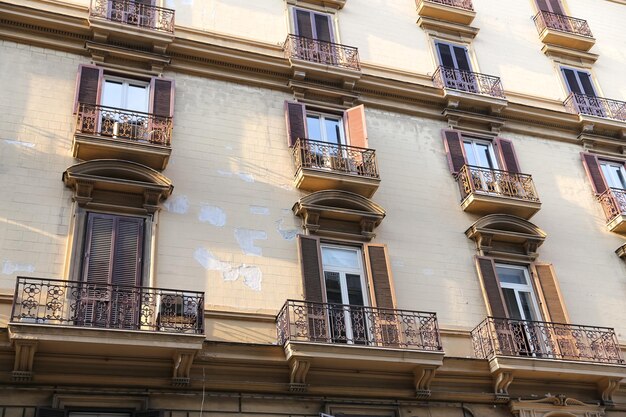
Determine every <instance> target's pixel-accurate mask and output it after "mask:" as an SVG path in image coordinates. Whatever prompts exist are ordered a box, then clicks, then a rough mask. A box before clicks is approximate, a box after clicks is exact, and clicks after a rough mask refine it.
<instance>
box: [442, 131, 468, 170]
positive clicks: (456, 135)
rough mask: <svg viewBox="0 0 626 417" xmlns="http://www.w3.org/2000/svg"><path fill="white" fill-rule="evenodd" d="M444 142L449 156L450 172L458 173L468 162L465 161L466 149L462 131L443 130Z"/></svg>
mask: <svg viewBox="0 0 626 417" xmlns="http://www.w3.org/2000/svg"><path fill="white" fill-rule="evenodd" d="M443 143H444V146H445V148H446V155H447V157H448V166H449V167H450V172H452V173H453V174H456V173H458V172H459V170H460V169H461V168H463V166H464V165H465V164H466V163H467V162H466V161H465V151H464V150H463V139H462V137H461V133H460V132H457V131H456V130H446V129H444V130H443Z"/></svg>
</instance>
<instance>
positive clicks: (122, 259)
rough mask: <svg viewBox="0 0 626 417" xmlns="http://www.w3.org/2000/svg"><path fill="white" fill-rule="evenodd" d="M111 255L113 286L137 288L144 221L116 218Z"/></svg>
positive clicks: (139, 276) (139, 278)
mask: <svg viewBox="0 0 626 417" xmlns="http://www.w3.org/2000/svg"><path fill="white" fill-rule="evenodd" d="M115 220H116V225H115V244H114V255H113V275H112V279H111V283H112V284H114V285H128V286H139V285H140V283H141V258H142V255H143V251H142V248H143V225H144V220H143V219H142V218H138V217H117V218H116V219H115Z"/></svg>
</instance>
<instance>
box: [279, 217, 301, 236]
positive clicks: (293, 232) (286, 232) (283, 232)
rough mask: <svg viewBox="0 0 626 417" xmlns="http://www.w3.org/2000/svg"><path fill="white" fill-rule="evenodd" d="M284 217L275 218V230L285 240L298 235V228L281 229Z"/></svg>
mask: <svg viewBox="0 0 626 417" xmlns="http://www.w3.org/2000/svg"><path fill="white" fill-rule="evenodd" d="M284 222H285V219H279V220H276V230H278V233H280V235H281V236H282V237H283V239H285V240H294V239H295V238H296V236H297V235H298V229H283V223H284Z"/></svg>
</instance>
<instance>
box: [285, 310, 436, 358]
mask: <svg viewBox="0 0 626 417" xmlns="http://www.w3.org/2000/svg"><path fill="white" fill-rule="evenodd" d="M276 326H277V330H278V343H279V344H280V345H284V344H285V343H287V342H288V341H293V342H298V341H299V342H315V343H341V344H355V345H366V346H378V347H393V348H406V349H415V350H426V351H437V352H439V351H441V350H442V346H441V340H440V335H439V325H438V323H437V316H436V314H435V313H426V312H419V311H409V310H396V309H386V308H377V307H368V306H355V305H345V304H331V303H315V302H309V301H296V300H288V301H287V302H286V303H285V305H284V306H283V308H282V309H281V310H280V312H279V313H278V315H277V316H276Z"/></svg>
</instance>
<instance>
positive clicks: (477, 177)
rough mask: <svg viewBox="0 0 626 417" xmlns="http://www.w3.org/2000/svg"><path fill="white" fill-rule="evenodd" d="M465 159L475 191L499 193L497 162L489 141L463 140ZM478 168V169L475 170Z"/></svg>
mask: <svg viewBox="0 0 626 417" xmlns="http://www.w3.org/2000/svg"><path fill="white" fill-rule="evenodd" d="M463 150H464V151H465V159H466V161H467V164H468V165H469V166H470V170H469V171H470V173H471V177H472V182H473V184H474V189H475V190H476V191H485V192H499V191H500V186H499V182H498V178H497V175H498V174H497V173H496V171H494V170H497V169H499V167H498V160H497V158H496V154H495V152H494V149H493V145H492V143H491V142H490V141H486V140H479V139H471V138H465V137H464V138H463ZM477 168H478V169H477Z"/></svg>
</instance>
